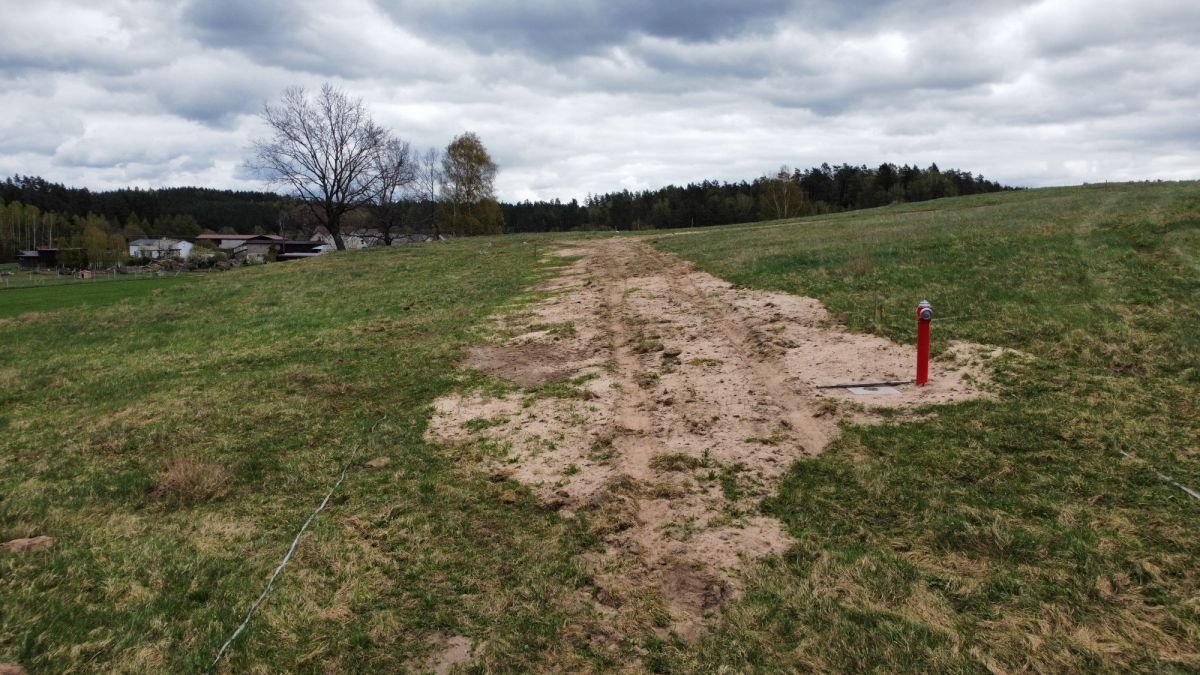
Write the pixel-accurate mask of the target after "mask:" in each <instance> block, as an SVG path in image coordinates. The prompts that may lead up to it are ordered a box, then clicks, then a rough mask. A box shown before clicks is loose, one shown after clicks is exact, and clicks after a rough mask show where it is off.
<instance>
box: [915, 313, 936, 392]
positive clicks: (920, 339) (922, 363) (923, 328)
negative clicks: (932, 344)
mask: <svg viewBox="0 0 1200 675" xmlns="http://www.w3.org/2000/svg"><path fill="white" fill-rule="evenodd" d="M932 321H933V305H931V304H929V301H928V300H922V301H921V302H920V304H918V305H917V386H918V387H923V386H925V383H926V382H928V381H929V324H930V323H931V322H932Z"/></svg>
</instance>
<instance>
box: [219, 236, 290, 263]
mask: <svg viewBox="0 0 1200 675" xmlns="http://www.w3.org/2000/svg"><path fill="white" fill-rule="evenodd" d="M237 241H238V243H237V246H234V247H233V252H232V256H233V259H234V260H266V259H267V258H270V257H271V254H272V249H274V251H273V252H274V253H276V254H278V253H279V242H281V241H283V237H275V236H272V235H254V236H249V237H245V238H243V239H239V240H237ZM221 248H229V247H227V246H225V245H224V244H222V245H221Z"/></svg>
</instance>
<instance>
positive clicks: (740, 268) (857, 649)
mask: <svg viewBox="0 0 1200 675" xmlns="http://www.w3.org/2000/svg"><path fill="white" fill-rule="evenodd" d="M1198 211H1200V188H1198V187H1197V186H1196V185H1162V186H1109V187H1094V188H1084V189H1068V190H1040V191H1034V192H1026V193H1015V194H1004V195H989V196H983V197H976V198H969V199H956V200H945V201H942V202H937V203H933V204H920V205H909V206H903V207H899V208H894V209H881V210H876V211H871V212H860V213H852V214H843V215H839V216H832V217H825V218H819V219H810V220H808V221H800V222H797V223H794V224H782V225H781V224H763V225H752V226H743V227H737V228H721V229H717V230H709V231H704V232H702V233H699V234H683V235H681V236H670V237H663V238H662V239H661V241H660V243H661V245H662V246H663V247H664V248H668V249H670V250H674V251H677V252H679V253H681V254H683V255H685V256H687V257H691V258H693V259H696V260H697V261H699V262H700V263H701V264H702V265H703V266H705V267H707V268H709V269H712V270H713V271H715V272H717V273H719V274H721V275H723V276H726V277H727V278H730V279H733V280H735V281H738V282H740V283H745V284H750V285H756V286H763V287H771V288H782V289H786V290H790V291H796V292H801V293H805V294H809V295H815V296H817V297H820V298H822V299H823V300H825V301H826V302H827V303H828V304H829V305H830V306H831V307H832V308H833V309H834V310H835V311H839V312H843V313H844V314H845V315H846V318H847V321H848V322H849V323H850V324H851V325H852V326H854V327H856V328H858V329H861V330H869V331H879V332H883V333H885V334H888V335H890V336H892V337H894V338H896V339H899V340H911V339H912V330H913V329H912V325H911V324H912V322H911V319H910V318H909V317H910V315H911V312H912V305H913V304H914V303H915V301H916V300H918V299H920V297H922V296H925V295H927V296H928V297H929V298H930V299H931V300H932V301H933V302H934V304H935V306H936V307H937V309H938V311H939V315H941V316H950V315H955V314H957V315H962V316H967V317H969V318H968V319H965V320H959V321H946V322H943V323H939V324H938V325H937V328H936V331H935V332H936V335H937V339H938V342H939V343H940V344H943V345H944V344H945V342H944V341H945V340H946V339H949V338H951V337H955V338H965V339H971V340H976V341H980V342H985V343H992V344H1001V345H1006V346H1010V347H1016V348H1018V349H1022V350H1024V351H1026V352H1028V353H1030V354H1031V355H1033V357H1034V359H1033V361H1031V362H1029V363H1024V362H1021V361H1020V360H1011V361H1009V362H1008V363H1006V364H1004V366H1003V372H1002V377H1001V382H1002V385H1001V391H1000V393H1001V397H1000V400H998V401H995V402H976V403H968V404H963V405H959V406H955V407H951V408H947V409H943V410H940V411H939V415H938V416H937V417H936V418H935V419H932V420H930V421H927V422H924V423H920V424H916V423H905V424H895V425H889V426H883V427H870V428H851V429H848V430H847V432H846V434H845V437H844V438H843V439H842V440H841V441H839V442H838V444H837V445H836V446H835V447H834V448H832V449H831V450H830V451H829V452H828V453H827V454H825V455H824V456H823V457H821V458H819V459H817V460H813V461H809V462H804V463H801V464H798V465H797V466H796V468H795V470H794V471H793V472H792V475H791V477H790V479H789V481H788V483H787V485H786V486H785V487H784V489H783V491H782V493H781V494H780V496H779V497H778V498H777V499H775V500H773V501H772V502H771V503H770V504H769V505H768V508H769V510H771V512H773V513H775V514H776V515H778V516H779V517H780V518H782V519H784V520H785V521H786V522H787V523H788V525H789V527H790V528H791V529H792V531H793V532H794V533H795V534H796V536H797V538H798V539H799V541H800V544H799V545H798V546H797V547H796V549H795V550H794V551H793V552H791V553H790V554H788V555H787V556H785V557H784V558H782V559H780V560H777V561H774V562H772V563H768V564H766V565H763V566H762V567H761V568H760V570H759V571H758V573H757V574H756V576H755V579H754V580H753V583H752V584H751V591H750V593H749V594H748V596H747V597H746V598H745V599H744V600H742V601H741V602H739V603H737V604H736V605H734V606H733V607H731V608H730V610H729V611H728V612H727V615H726V618H725V619H724V620H723V621H722V622H720V623H719V624H718V625H717V626H716V627H715V629H714V630H713V632H712V633H711V634H710V635H709V636H708V637H707V638H706V639H705V640H703V641H702V642H701V643H700V644H698V645H695V646H688V645H684V644H681V643H678V642H674V641H661V640H658V639H657V638H655V637H654V636H653V635H630V636H629V638H630V639H629V642H628V643H627V644H625V645H622V646H621V649H620V651H619V652H618V653H617V654H616V655H615V658H618V659H622V660H623V659H626V658H628V657H629V656H631V655H632V654H634V653H639V654H640V655H641V656H642V657H643V661H642V663H643V664H644V665H646V666H650V667H654V668H658V669H661V670H666V671H676V672H685V671H694V670H715V669H717V668H718V667H719V666H721V665H727V666H731V667H733V668H734V669H737V670H747V669H750V670H752V669H761V670H767V671H776V670H786V669H803V668H805V667H815V668H823V669H838V670H868V669H878V670H889V671H894V670H912V669H925V670H928V669H931V668H934V669H941V670H961V671H982V670H984V669H985V668H986V667H987V666H988V665H989V664H994V665H997V666H999V667H1001V668H1008V669H1017V668H1021V667H1023V666H1024V667H1035V668H1042V669H1045V670H1083V669H1088V670H1093V669H1104V668H1118V669H1119V668H1139V669H1165V668H1169V667H1172V666H1174V667H1177V668H1180V669H1195V668H1197V667H1200V662H1198V660H1197V655H1196V652H1197V649H1198V647H1197V644H1198V637H1197V625H1200V621H1198V620H1197V619H1200V617H1198V616H1197V606H1196V600H1195V598H1196V596H1197V592H1198V590H1197V572H1196V571H1195V569H1194V568H1195V565H1194V561H1195V559H1196V555H1197V553H1200V534H1197V528H1196V520H1197V518H1198V517H1200V510H1198V509H1197V507H1196V505H1195V504H1194V503H1192V502H1189V501H1188V500H1187V498H1186V497H1185V496H1183V495H1182V493H1180V492H1179V491H1177V490H1175V489H1174V488H1170V487H1168V486H1165V485H1163V484H1162V483H1161V482H1159V481H1158V480H1157V479H1156V478H1155V476H1154V474H1153V473H1152V472H1151V470H1150V469H1149V468H1148V467H1147V466H1146V465H1144V464H1142V463H1139V462H1134V461H1129V460H1122V459H1121V458H1120V456H1119V455H1118V454H1117V453H1116V450H1117V449H1118V448H1127V449H1129V450H1132V451H1135V452H1137V453H1138V455H1139V456H1141V457H1144V458H1146V459H1147V460H1150V461H1151V462H1153V463H1154V465H1156V466H1160V467H1161V468H1162V469H1164V470H1167V471H1169V472H1173V473H1174V474H1176V475H1177V476H1178V477H1180V478H1183V479H1185V480H1187V481H1189V482H1192V483H1193V484H1196V483H1200V469H1198V467H1197V465H1196V458H1195V456H1194V452H1195V448H1196V447H1197V445H1198V444H1197V443H1196V437H1197V422H1196V419H1197V417H1198V415H1197V414H1196V413H1197V411H1196V410H1195V406H1196V401H1197V400H1198V399H1200V396H1197V389H1198V375H1197V371H1196V364H1197V331H1196V330H1195V328H1194V326H1196V325H1197V318H1200V317H1198V315H1197V311H1198V304H1197V299H1196V291H1197V290H1200V289H1198V284H1200V253H1198V251H1200V228H1198V227H1197V225H1198V221H1197V213H1198ZM526 240H536V238H531V237H521V238H507V239H498V240H493V241H491V242H480V241H479V240H475V241H460V242H454V243H452V244H449V245H444V246H441V245H439V246H436V247H415V248H411V249H404V250H392V251H368V252H360V253H354V254H347V255H339V256H332V257H329V258H324V259H319V260H314V261H306V262H303V263H288V264H286V265H275V266H266V267H262V268H257V269H250V270H240V271H236V272H232V273H227V274H222V275H217V276H215V277H214V278H212V279H206V280H202V281H200V282H197V283H194V284H185V285H181V286H177V287H171V288H162V289H161V290H157V291H154V292H152V293H151V294H149V295H147V296H143V297H137V298H131V299H128V300H123V301H121V302H119V303H118V304H115V305H112V306H108V307H88V308H86V309H80V310H73V311H71V312H69V313H68V312H63V311H60V312H56V313H51V314H32V315H24V316H20V317H17V318H9V319H0V339H2V340H3V341H4V344H5V345H6V348H5V349H4V350H2V351H0V540H4V539H7V538H10V537H15V536H28V535H32V534H48V535H51V536H55V537H57V538H58V539H59V541H58V544H57V545H56V546H55V548H54V549H53V550H51V551H50V552H46V553H36V554H28V555H23V556H14V555H4V554H0V608H3V611H0V661H4V660H16V661H18V662H21V663H23V664H24V665H26V666H27V667H29V668H31V670H33V671H35V672H36V671H47V672H60V671H68V670H75V671H93V670H110V671H143V672H144V671H189V670H199V669H202V668H203V667H204V666H205V665H206V664H207V662H208V661H209V660H210V659H211V657H212V655H213V654H214V653H215V651H216V649H217V648H218V647H219V645H220V643H221V642H222V641H223V640H224V639H225V637H226V636H227V635H228V634H229V632H230V631H231V630H232V629H233V627H234V626H235V625H236V624H237V622H238V621H240V619H241V614H242V612H244V610H245V608H246V606H247V604H248V603H249V602H250V600H251V599H252V598H254V597H255V596H256V595H257V594H258V592H259V590H260V589H261V585H262V583H263V582H264V581H265V579H266V577H267V576H268V575H269V574H270V572H271V570H272V569H273V567H274V565H275V564H276V562H277V561H278V558H279V556H280V555H281V554H282V552H283V550H284V549H285V548H286V546H287V544H288V543H289V542H290V540H291V537H292V536H293V535H294V533H295V528H296V527H297V525H298V523H299V522H301V521H302V520H303V519H304V518H305V517H307V515H308V514H309V513H310V512H311V510H312V508H314V507H315V505H316V504H317V502H319V500H320V498H321V497H322V496H323V495H324V493H325V491H326V490H327V489H328V486H329V484H330V483H331V482H332V480H333V479H334V478H335V477H336V474H337V471H338V469H339V468H340V465H341V462H343V461H344V460H345V459H346V458H347V457H349V456H350V455H351V454H353V453H354V452H355V451H356V449H358V448H361V457H362V458H372V457H377V456H386V457H389V458H390V459H391V460H392V462H391V464H390V465H389V466H388V467H387V468H386V469H384V470H377V471H367V470H361V469H358V470H354V471H352V472H351V474H350V478H349V479H348V480H347V483H346V484H345V485H344V486H343V489H342V491H340V492H339V494H338V496H337V497H336V498H335V500H334V504H333V505H332V508H331V509H330V510H328V511H326V512H325V513H323V514H322V515H321V517H320V518H318V520H317V521H316V523H315V525H314V529H313V530H312V531H311V533H310V534H309V535H308V536H306V538H305V539H304V540H303V543H302V544H301V546H300V548H299V550H298V552H297V557H296V558H295V559H294V561H293V563H292V566H290V567H289V568H288V570H287V572H286V573H285V575H284V577H283V578H282V580H281V582H280V583H279V584H277V586H276V590H275V592H274V594H273V595H272V597H271V598H270V600H269V601H268V603H267V604H266V605H265V606H264V607H263V609H262V610H261V614H260V615H259V616H258V618H256V619H255V621H254V622H253V623H252V624H251V627H250V629H249V631H248V633H247V635H246V636H245V637H243V638H242V639H241V640H239V642H238V643H237V644H236V647H235V650H234V652H233V655H232V660H231V662H230V670H231V671H237V672H242V671H251V672H278V671H283V670H287V671H302V672H326V671H330V670H332V671H394V670H397V669H402V668H404V667H406V666H411V665H412V664H414V663H420V662H421V661H420V659H421V658H422V656H423V652H424V651H426V650H428V648H429V645H430V642H431V640H432V639H434V638H435V636H436V635H438V634H441V635H452V634H458V633H461V634H465V635H469V636H471V637H472V638H475V639H476V640H477V641H486V643H487V646H486V647H485V648H484V649H483V662H482V665H483V666H484V667H486V668H488V669H492V670H502V671H522V670H528V669H549V670H560V671H561V670H575V669H580V668H593V669H604V668H606V667H608V666H611V665H613V664H612V663H610V662H608V661H606V659H608V658H613V657H611V656H607V655H605V653H602V652H601V651H598V650H596V649H594V648H593V646H592V645H591V643H590V640H589V638H588V635H589V626H590V625H591V622H594V621H596V620H597V618H596V617H594V616H589V615H587V613H586V611H585V610H584V606H582V605H581V604H580V603H578V602H577V601H575V600H574V597H575V589H576V588H577V587H578V586H580V585H582V584H585V583H586V580H585V579H582V578H581V577H580V575H579V573H578V570H577V569H576V568H575V567H574V565H573V564H572V562H571V560H572V557H573V556H574V555H575V554H577V553H578V552H579V551H580V550H582V549H584V548H585V547H587V546H589V545H594V543H595V542H591V541H588V540H586V539H585V538H584V537H583V535H581V534H580V528H578V527H577V525H575V524H573V523H567V522H564V521H562V520H560V519H559V518H558V517H557V516H555V515H553V514H549V513H545V512H543V511H541V510H540V509H539V508H538V507H537V506H536V504H534V502H533V501H532V500H530V499H528V498H527V497H521V498H519V499H518V500H517V502H516V503H511V504H510V503H508V502H510V501H511V499H512V497H513V495H514V494H516V495H520V494H523V493H521V491H520V490H514V487H515V486H513V485H511V484H507V483H503V482H500V483H492V482H490V481H488V480H487V479H486V477H483V476H480V475H478V472H477V471H475V470H474V468H473V467H474V466H475V464H474V463H473V462H471V461H470V458H471V453H473V452H477V451H479V450H478V449H471V448H464V449H455V448H443V449H437V448H431V447H429V446H427V445H425V444H424V442H423V441H422V438H421V436H422V432H423V429H424V424H425V414H426V411H425V410H424V406H425V405H426V404H428V403H429V402H430V401H431V400H432V399H433V398H434V397H436V396H437V395H439V394H441V393H442V392H444V391H446V390H447V389H448V388H449V387H451V386H454V385H455V382H456V379H458V378H461V377H462V376H461V375H455V373H454V370H453V367H452V364H453V360H454V357H455V354H456V353H457V350H458V348H459V347H460V346H461V345H462V344H463V343H464V342H467V341H470V340H473V339H475V337H476V332H475V330H474V327H477V326H479V325H481V324H482V323H483V322H484V317H486V316H487V314H488V313H489V312H492V311H494V310H496V309H497V308H499V307H501V306H502V305H503V304H504V303H510V302H519V301H521V299H522V297H523V296H522V295H521V294H520V289H521V288H522V287H523V286H524V285H525V284H527V283H528V282H529V281H531V280H532V279H533V278H534V277H536V276H537V275H538V274H539V272H538V271H537V270H538V269H539V265H538V264H537V263H536V262H535V260H536V257H537V256H536V253H535V252H534V251H533V250H531V248H532V247H530V246H528V245H526V244H524V243H522V242H523V241H526ZM917 259H921V260H923V261H924V268H923V269H922V268H918V266H917V265H916V264H915V263H914V261H915V260H917ZM877 308H881V311H877ZM1139 376H1141V377H1139ZM178 458H192V463H190V464H189V463H188V462H186V461H177V460H178ZM167 469H170V470H169V471H168V470H167ZM164 487H170V488H171V489H167V490H163V489H162V488H164Z"/></svg>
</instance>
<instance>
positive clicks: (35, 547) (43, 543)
mask: <svg viewBox="0 0 1200 675" xmlns="http://www.w3.org/2000/svg"><path fill="white" fill-rule="evenodd" d="M51 546H54V538H53V537H29V538H28V539H13V540H12V541H6V542H4V543H3V544H0V549H3V550H5V551H8V552H10V553H28V552H30V551H44V550H46V549H48V548H50V547H51Z"/></svg>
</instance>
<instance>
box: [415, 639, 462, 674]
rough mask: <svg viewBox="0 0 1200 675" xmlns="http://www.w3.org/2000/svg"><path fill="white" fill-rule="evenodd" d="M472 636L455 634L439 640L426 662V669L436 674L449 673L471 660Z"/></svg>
mask: <svg viewBox="0 0 1200 675" xmlns="http://www.w3.org/2000/svg"><path fill="white" fill-rule="evenodd" d="M471 652H472V647H471V638H469V637H466V636H463V635H455V636H454V637H451V638H449V639H444V640H439V641H438V646H437V648H436V649H435V651H434V653H433V654H431V655H430V657H429V660H428V661H426V662H425V671H426V672H431V673H436V675H447V674H448V673H450V672H451V671H452V670H454V667H455V666H459V665H462V664H464V663H467V662H468V661H470V660H471Z"/></svg>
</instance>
